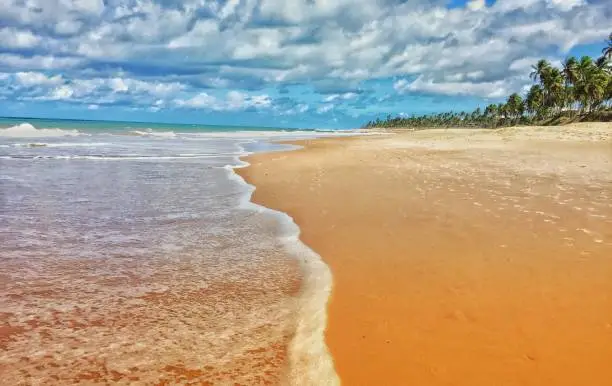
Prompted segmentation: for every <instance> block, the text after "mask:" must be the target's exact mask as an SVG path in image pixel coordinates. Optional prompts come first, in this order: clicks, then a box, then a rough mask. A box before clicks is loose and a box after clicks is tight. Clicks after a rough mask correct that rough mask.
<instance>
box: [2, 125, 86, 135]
mask: <svg viewBox="0 0 612 386" xmlns="http://www.w3.org/2000/svg"><path fill="white" fill-rule="evenodd" d="M80 134H81V133H79V131H78V130H62V129H37V128H36V127H34V126H33V125H31V124H29V123H27V122H26V123H21V124H19V125H17V126H11V127H7V128H5V129H0V137H12V138H41V137H65V136H77V135H80Z"/></svg>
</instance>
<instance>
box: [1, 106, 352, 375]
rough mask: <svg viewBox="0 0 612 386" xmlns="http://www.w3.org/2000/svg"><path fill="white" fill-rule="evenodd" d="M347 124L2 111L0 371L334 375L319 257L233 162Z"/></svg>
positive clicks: (325, 274)
mask: <svg viewBox="0 0 612 386" xmlns="http://www.w3.org/2000/svg"><path fill="white" fill-rule="evenodd" d="M355 134H356V133H355V132H351V131H324V130H320V131H314V130H295V129H287V130H282V129H270V128H258V127H222V126H205V125H179V124H155V123H134V122H111V121H77V120H47V119H32V118H28V119H25V118H0V245H1V247H0V321H1V325H0V349H1V350H0V374H1V376H2V379H3V380H2V383H3V384H7V385H9V384H10V385H38V384H68V383H78V382H81V383H84V384H92V385H95V384H100V385H102V384H109V383H113V384H143V385H174V384H198V385H199V384H210V385H276V384H295V385H300V384H304V385H310V384H317V385H321V384H336V383H338V379H337V376H336V373H335V371H334V367H333V362H332V359H331V357H330V355H329V353H328V351H327V348H326V346H325V343H324V339H323V331H324V328H325V322H326V314H325V308H326V302H327V299H328V296H329V292H330V287H331V275H330V272H329V269H328V267H327V266H326V265H325V264H324V263H323V262H322V261H321V259H320V257H319V256H318V255H317V254H316V253H315V252H314V251H312V250H310V249H309V248H307V247H306V246H305V245H304V244H302V243H301V242H300V240H299V228H298V227H297V225H296V224H295V223H294V222H293V220H292V219H291V218H290V217H289V216H288V215H286V214H284V213H280V212H276V211H273V210H271V209H267V208H264V207H261V206H258V205H255V204H253V203H251V202H250V196H251V194H252V192H253V190H254V187H253V186H251V185H248V184H247V183H245V181H244V180H242V179H241V178H240V177H239V176H238V175H237V174H235V173H234V169H235V168H240V167H244V166H247V165H248V164H247V163H245V162H244V161H241V157H244V156H247V155H249V154H253V153H257V152H272V151H283V150H292V149H296V148H297V147H296V146H292V145H285V144H280V143H278V142H279V141H287V140H297V139H308V138H314V137H323V136H342V135H355Z"/></svg>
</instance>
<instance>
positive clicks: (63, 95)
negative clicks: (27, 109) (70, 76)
mask: <svg viewBox="0 0 612 386" xmlns="http://www.w3.org/2000/svg"><path fill="white" fill-rule="evenodd" d="M73 95H74V90H73V89H72V87H70V86H66V85H64V86H59V87H57V88H55V89H53V91H52V92H51V95H50V96H49V98H48V99H50V100H67V99H70V98H71V97H72V96H73Z"/></svg>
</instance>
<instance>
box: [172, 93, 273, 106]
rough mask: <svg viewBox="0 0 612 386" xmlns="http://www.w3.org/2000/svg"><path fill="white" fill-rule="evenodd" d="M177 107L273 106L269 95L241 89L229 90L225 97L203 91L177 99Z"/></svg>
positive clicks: (175, 102)
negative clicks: (254, 93)
mask: <svg viewBox="0 0 612 386" xmlns="http://www.w3.org/2000/svg"><path fill="white" fill-rule="evenodd" d="M174 104H175V105H176V106H177V107H182V108H193V109H207V110H214V111H235V110H245V109H248V108H255V109H265V108H269V107H271V106H272V100H271V99H270V97H269V96H268V95H265V94H264V95H248V94H245V93H242V92H239V91H235V90H233V91H229V92H228V93H227V94H226V96H225V98H218V97H215V96H213V95H209V94H208V93H206V92H202V93H200V94H198V95H195V96H193V97H191V98H188V99H175V100H174Z"/></svg>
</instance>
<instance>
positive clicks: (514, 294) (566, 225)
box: [236, 125, 612, 385]
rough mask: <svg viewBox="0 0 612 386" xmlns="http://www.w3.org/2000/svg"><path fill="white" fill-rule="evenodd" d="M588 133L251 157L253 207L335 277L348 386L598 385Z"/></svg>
mask: <svg viewBox="0 0 612 386" xmlns="http://www.w3.org/2000/svg"><path fill="white" fill-rule="evenodd" d="M580 126H581V127H580V128H579V129H575V128H568V127H565V128H564V130H563V133H559V130H556V131H555V128H552V129H551V128H544V129H540V128H536V129H534V128H531V127H530V128H528V129H527V130H524V129H521V128H510V129H507V128H505V129H501V130H496V131H495V132H491V131H490V130H487V132H485V133H483V132H482V131H480V132H479V131H478V130H470V129H459V131H461V133H458V132H457V131H456V130H452V129H451V130H437V131H435V132H434V131H431V132H434V133H433V134H432V133H431V132H428V131H426V130H425V131H422V130H419V131H415V132H410V133H406V134H394V135H391V136H365V137H350V138H334V139H317V140H305V141H299V142H298V144H299V145H302V146H305V147H304V148H303V149H299V150H294V151H290V152H278V153H269V154H256V155H251V156H248V157H245V158H244V159H246V160H247V161H248V162H249V163H250V164H251V165H250V166H249V167H246V168H244V169H239V170H236V172H237V173H238V174H239V175H240V176H241V177H243V178H244V179H245V180H246V181H247V182H248V183H249V184H252V185H255V186H256V190H255V192H254V194H253V196H252V200H253V201H254V202H256V203H258V204H260V205H263V206H266V207H269V208H272V209H275V210H279V211H282V212H285V213H287V214H288V215H289V216H290V217H292V218H293V219H294V221H295V223H296V224H298V226H299V227H300V229H301V236H300V239H301V240H302V241H303V243H304V244H305V245H307V246H308V247H310V248H312V249H313V250H314V251H316V252H317V253H318V254H319V255H321V256H322V258H323V261H324V262H325V263H327V265H328V266H329V267H330V269H331V271H332V275H333V282H334V284H333V289H332V294H331V296H330V299H329V302H328V325H327V330H326V343H327V346H328V347H329V350H330V351H331V354H332V356H333V360H334V362H335V365H336V371H337V373H338V374H339V376H340V379H341V381H342V382H343V383H345V384H372V382H375V383H376V382H378V383H381V382H383V383H385V384H404V383H405V382H403V381H402V380H406V379H410V380H411V381H412V382H416V383H415V384H427V385H438V384H440V385H442V384H449V382H450V383H451V384H461V385H463V384H465V385H487V384H490V383H491V382H492V381H493V380H497V381H499V380H502V381H501V382H502V383H500V384H504V385H519V384H520V385H532V384H533V385H537V384H543V383H544V384H546V383H548V384H558V385H571V384H575V382H577V381H582V382H586V381H588V382H590V384H593V385H604V384H605V383H604V382H605V381H604V380H605V379H609V377H610V376H612V373H611V371H610V370H608V369H607V367H606V365H605V362H606V361H605V358H609V357H610V356H611V355H612V348H610V347H611V346H612V338H611V333H610V328H611V327H610V325H609V323H610V322H609V321H610V320H612V311H610V312H607V311H606V310H612V303H611V300H610V299H608V298H607V297H606V296H605V294H606V293H609V292H610V291H612V283H610V281H609V280H606V277H607V278H609V277H610V274H612V267H611V264H610V263H609V262H608V261H606V260H605V259H603V258H602V257H604V256H606V255H607V254H609V253H610V251H612V239H611V238H610V236H612V235H611V234H610V232H609V231H608V229H612V228H611V227H610V224H611V222H610V218H612V217H610V216H611V215H612V213H610V208H609V206H608V205H607V204H606V202H608V201H606V199H607V197H608V195H609V193H610V190H609V185H608V184H609V182H610V181H609V178H608V179H607V177H606V176H605V171H606V170H609V169H606V168H609V167H610V164H609V163H608V162H609V161H610V160H609V158H606V157H608V156H609V153H607V151H608V150H609V149H610V148H611V147H610V146H611V145H612V142H610V132H612V131H610V132H607V131H605V130H604V131H601V130H598V129H597V127H596V128H595V129H593V130H591V129H589V130H590V131H588V130H586V131H588V133H587V132H585V130H582V128H583V127H585V125H580ZM596 126H597V125H596ZM572 130H575V131H576V132H579V134H577V138H569V137H571V136H572V135H573V134H571V133H570V132H571V131H572ZM606 130H607V129H606ZM564 133H565V134H564ZM568 133H570V134H571V135H570V134H568ZM566 137H567V138H566ZM587 142H588V143H589V145H588V149H587V148H586V147H585V144H586V143H587ZM291 143H293V144H295V143H296V141H291ZM593 148H595V149H596V151H593V150H592V149H593ZM577 149H578V150H577ZM573 153H576V154H573ZM572 154H573V155H572ZM589 154H590V155H589ZM517 156H520V157H517ZM583 156H584V158H581V157H583ZM547 157H552V158H547ZM598 157H599V158H598ZM601 157H603V158H601ZM551 159H552V161H551ZM580 159H582V161H580ZM536 161H539V162H540V163H541V165H540V164H539V163H538V162H536ZM543 161H547V162H546V163H544V162H543ZM584 164H586V166H585V165H584ZM585 170H586V171H588V173H585ZM500 181H501V182H503V183H500ZM551 184H556V185H555V189H552V190H551V191H549V190H550V189H549V188H550V187H551V186H552V185H551ZM602 187H603V188H605V189H604V191H603V192H604V193H605V195H603V196H602V195H599V196H597V194H596V193H595V192H596V190H597V189H600V188H602ZM560 189H565V190H563V191H562V190H560ZM451 191H452V192H454V193H452V194H451V193H450V192H451ZM554 192H563V193H559V194H561V195H566V194H567V196H568V197H565V196H563V197H560V198H559V197H557V201H563V199H565V200H566V201H568V202H570V201H571V199H575V201H579V202H582V203H589V202H590V203H591V204H592V206H591V207H590V208H587V210H586V213H582V212H580V211H579V210H578V209H575V208H574V207H573V206H571V205H570V204H568V205H566V206H562V205H557V204H558V203H555V202H553V201H551V200H549V199H547V197H546V194H548V193H554ZM400 193H401V194H400ZM459 197H461V199H459ZM468 199H469V200H471V201H469V200H468ZM424 203H425V204H427V205H424ZM576 207H578V206H577V205H576ZM591 214H592V215H593V217H589V216H591ZM596 216H600V217H596ZM467 219H469V221H468V220H467ZM572 227H574V229H572ZM559 229H565V231H563V232H561V231H560V230H559ZM559 232H561V233H559ZM567 239H572V242H571V245H566V244H567V243H569V241H568V240H567ZM441 240H442V241H441ZM457 252H460V253H459V254H457ZM531 257H536V259H533V258H531ZM606 275H607V276H606ZM581 299H588V301H584V300H581ZM581 342H582V343H581ZM585 358H589V361H588V363H587V361H586V360H585ZM458 379H461V380H463V383H462V382H457V380H458Z"/></svg>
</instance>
